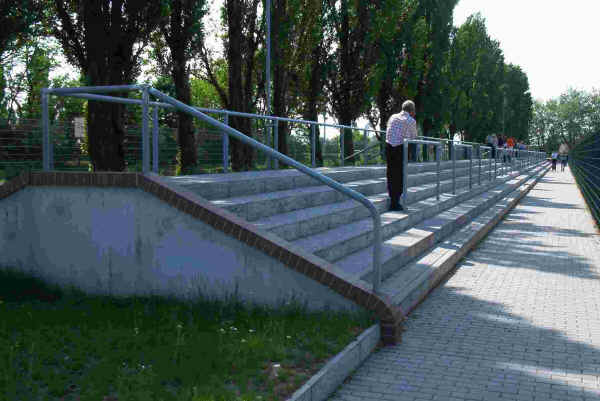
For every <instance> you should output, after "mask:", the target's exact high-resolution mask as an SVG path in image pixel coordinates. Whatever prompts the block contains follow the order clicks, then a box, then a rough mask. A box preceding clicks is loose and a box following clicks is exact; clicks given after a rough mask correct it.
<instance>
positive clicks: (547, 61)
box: [454, 0, 600, 101]
mask: <svg viewBox="0 0 600 401" xmlns="http://www.w3.org/2000/svg"><path fill="white" fill-rule="evenodd" d="M476 12H480V13H481V15H482V16H483V17H484V18H485V20H486V27H487V29H488V35H489V36H490V37H491V38H493V39H495V40H497V41H499V42H500V48H501V49H502V50H503V52H504V58H505V62H506V63H512V64H517V65H519V66H520V67H521V68H522V69H523V71H525V73H526V74H527V76H528V79H529V87H530V92H531V95H532V96H533V98H534V99H539V100H544V101H546V100H549V99H552V98H556V97H558V96H560V95H561V94H562V93H564V92H566V91H567V89H568V88H569V87H572V88H575V89H582V90H586V91H591V90H592V88H597V89H600V69H599V66H600V52H599V51H598V44H597V43H598V39H600V23H599V21H598V17H599V16H600V0H569V1H560V0H459V3H458V5H457V6H456V8H455V9H454V25H455V26H460V25H461V24H462V23H464V22H465V21H466V19H467V18H468V17H469V15H471V14H474V13H476Z"/></svg>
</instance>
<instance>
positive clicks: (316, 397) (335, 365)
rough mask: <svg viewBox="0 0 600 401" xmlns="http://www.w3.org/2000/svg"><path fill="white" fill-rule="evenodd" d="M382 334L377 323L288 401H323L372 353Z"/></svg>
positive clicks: (330, 361) (328, 363)
mask: <svg viewBox="0 0 600 401" xmlns="http://www.w3.org/2000/svg"><path fill="white" fill-rule="evenodd" d="M380 336H381V327H380V326H379V324H375V325H373V326H371V327H369V328H368V329H367V330H365V331H364V332H363V333H362V334H361V335H360V336H358V338H357V339H356V340H354V341H353V342H351V343H350V344H348V346H346V348H344V349H343V350H342V352H340V353H339V354H337V355H336V356H335V357H333V358H332V359H331V360H329V361H328V362H327V363H326V364H325V366H323V367H322V368H321V370H319V371H318V372H317V373H316V374H315V375H314V376H313V377H311V378H310V380H308V381H307V382H306V383H305V384H304V385H303V386H302V387H300V388H299V389H298V390H297V391H296V392H295V393H294V394H293V395H292V397H291V398H289V399H288V401H322V400H325V399H327V398H328V397H329V396H330V395H331V394H333V392H334V391H335V390H336V389H337V388H338V387H339V386H340V384H342V383H343V382H344V380H346V378H347V377H348V376H350V374H351V373H352V372H353V371H354V370H355V369H356V368H358V367H359V366H360V365H362V363H363V362H364V361H365V359H367V358H368V357H369V355H371V352H372V351H373V350H374V349H375V347H376V346H377V343H378V342H379V339H380Z"/></svg>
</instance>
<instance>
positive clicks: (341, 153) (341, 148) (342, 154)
mask: <svg viewBox="0 0 600 401" xmlns="http://www.w3.org/2000/svg"><path fill="white" fill-rule="evenodd" d="M344 134H345V132H344V128H340V160H341V163H342V167H343V166H344Z"/></svg>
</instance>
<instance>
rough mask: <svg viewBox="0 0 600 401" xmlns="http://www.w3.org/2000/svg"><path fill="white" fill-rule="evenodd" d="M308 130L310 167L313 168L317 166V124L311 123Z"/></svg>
mask: <svg viewBox="0 0 600 401" xmlns="http://www.w3.org/2000/svg"><path fill="white" fill-rule="evenodd" d="M310 130H311V132H310V164H311V166H312V168H315V167H317V135H316V132H317V126H316V125H315V124H311V125H310Z"/></svg>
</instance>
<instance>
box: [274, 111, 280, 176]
mask: <svg viewBox="0 0 600 401" xmlns="http://www.w3.org/2000/svg"><path fill="white" fill-rule="evenodd" d="M274 123H275V124H274V125H273V149H275V150H276V151H278V152H279V121H277V120H274ZM273 168H274V169H275V170H278V169H279V159H275V160H273Z"/></svg>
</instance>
